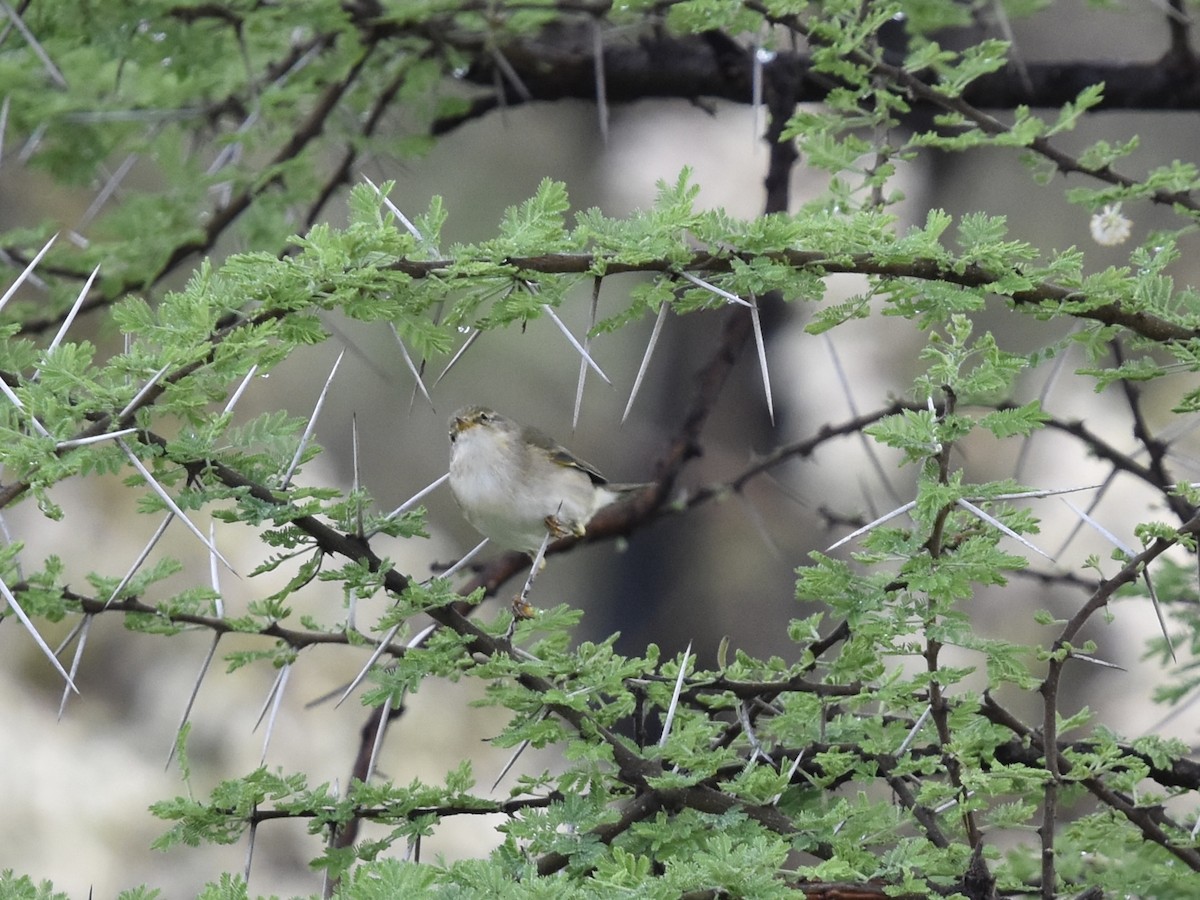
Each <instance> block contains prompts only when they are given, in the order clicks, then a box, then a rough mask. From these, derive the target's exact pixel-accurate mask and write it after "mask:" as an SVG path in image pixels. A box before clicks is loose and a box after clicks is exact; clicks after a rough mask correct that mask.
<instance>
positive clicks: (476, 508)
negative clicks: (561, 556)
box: [450, 406, 645, 559]
mask: <svg viewBox="0 0 1200 900" xmlns="http://www.w3.org/2000/svg"><path fill="white" fill-rule="evenodd" d="M644 486H645V485H640V484H626V485H620V484H608V483H607V481H606V480H605V478H604V476H603V475H601V474H600V473H599V472H598V471H596V467H595V466H593V465H591V464H589V463H586V462H584V461H583V460H581V459H579V458H578V457H577V456H574V455H573V454H572V453H571V452H570V451H569V450H567V449H565V448H564V447H562V446H561V445H559V444H557V443H556V442H555V441H553V440H552V439H551V438H549V437H548V436H546V435H545V434H543V433H542V432H540V431H538V430H537V429H536V428H529V427H523V426H521V425H519V424H517V423H516V422H514V421H513V420H512V419H508V418H505V417H504V416H502V415H500V414H499V413H496V412H493V411H492V410H490V409H487V408H485V407H482V406H468V407H466V408H464V409H460V410H459V411H458V412H456V413H455V414H454V415H453V416H451V417H450V490H451V492H452V493H453V494H454V499H455V500H456V501H457V502H458V506H459V508H460V509H461V510H462V514H463V517H464V518H465V519H466V520H467V521H468V522H470V523H471V524H472V525H473V526H475V529H476V530H477V531H479V532H480V533H481V534H483V535H484V536H485V537H487V538H489V539H490V540H491V541H493V542H494V543H495V544H497V545H499V546H501V547H503V548H505V549H507V550H521V551H523V552H525V553H528V554H529V555H530V556H531V557H533V558H535V559H536V557H537V554H538V551H539V550H540V549H541V547H542V542H543V541H545V540H546V535H547V534H549V535H550V540H556V539H558V538H563V537H569V536H575V537H582V536H583V534H584V532H585V530H586V528H587V524H588V522H589V521H591V518H592V516H593V515H595V514H596V512H597V511H598V510H600V509H602V508H604V507H605V506H608V505H609V504H610V503H613V502H614V501H616V500H618V499H620V498H621V496H622V495H624V494H627V493H629V492H631V491H635V490H638V489H639V488H642V487H644Z"/></svg>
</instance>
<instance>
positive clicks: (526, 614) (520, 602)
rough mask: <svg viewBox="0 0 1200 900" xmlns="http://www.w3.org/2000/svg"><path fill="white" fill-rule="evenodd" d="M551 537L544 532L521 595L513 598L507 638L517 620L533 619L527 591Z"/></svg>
mask: <svg viewBox="0 0 1200 900" xmlns="http://www.w3.org/2000/svg"><path fill="white" fill-rule="evenodd" d="M547 518H553V516H547ZM553 537H554V535H553V533H552V532H550V531H547V532H546V536H545V537H544V538H542V544H541V546H540V547H538V551H537V553H536V554H535V555H534V557H533V565H532V566H530V567H529V577H528V578H526V579H525V587H523V588H521V593H519V594H518V595H517V596H515V597H513V602H512V611H513V620H512V624H511V625H509V627H508V630H509V633H508V635H507V637H509V638H511V637H512V631H513V629H514V628H516V626H517V620H518V619H532V618H533V604H532V603H530V602H529V591H530V590H531V589H532V588H533V580H534V579H535V578H537V573H538V572H539V571H540V570H541V568H542V566H543V565H544V564H545V559H546V548H547V547H549V546H550V540H551V538H553Z"/></svg>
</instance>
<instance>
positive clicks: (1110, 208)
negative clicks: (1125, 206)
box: [1088, 203, 1133, 247]
mask: <svg viewBox="0 0 1200 900" xmlns="http://www.w3.org/2000/svg"><path fill="white" fill-rule="evenodd" d="M1132 225H1133V223H1132V222H1131V221H1129V219H1127V218H1125V216H1124V215H1122V214H1121V204H1120V203H1109V204H1108V205H1106V206H1105V207H1104V209H1102V210H1100V212H1098V213H1093V214H1092V220H1091V222H1089V223H1088V227H1090V228H1091V230H1092V240H1094V241H1095V242H1096V243H1097V244H1100V245H1101V246H1102V247H1112V246H1113V245H1114V244H1123V243H1125V241H1127V240H1129V233H1130V230H1131V226H1132Z"/></svg>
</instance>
